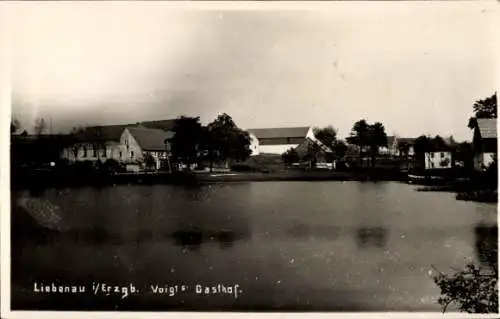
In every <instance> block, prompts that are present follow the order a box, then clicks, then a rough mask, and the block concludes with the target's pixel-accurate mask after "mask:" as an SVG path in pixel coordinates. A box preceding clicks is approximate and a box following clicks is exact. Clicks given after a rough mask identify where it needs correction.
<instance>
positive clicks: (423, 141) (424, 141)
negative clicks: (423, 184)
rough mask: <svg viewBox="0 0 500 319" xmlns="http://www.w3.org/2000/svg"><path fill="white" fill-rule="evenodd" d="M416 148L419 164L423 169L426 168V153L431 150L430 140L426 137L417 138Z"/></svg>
mask: <svg viewBox="0 0 500 319" xmlns="http://www.w3.org/2000/svg"><path fill="white" fill-rule="evenodd" d="M414 148H415V158H416V159H417V162H418V163H419V164H420V165H422V167H425V153H426V152H429V151H430V148H431V140H430V138H429V137H427V136H425V135H421V136H419V137H417V139H416V140H415V146H414Z"/></svg>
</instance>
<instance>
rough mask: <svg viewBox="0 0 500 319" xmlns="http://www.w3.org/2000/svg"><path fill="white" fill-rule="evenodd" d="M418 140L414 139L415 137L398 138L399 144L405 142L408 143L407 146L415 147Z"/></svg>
mask: <svg viewBox="0 0 500 319" xmlns="http://www.w3.org/2000/svg"><path fill="white" fill-rule="evenodd" d="M416 140H417V139H416V138H414V137H398V143H401V142H404V143H406V144H408V145H413V144H415V141H416Z"/></svg>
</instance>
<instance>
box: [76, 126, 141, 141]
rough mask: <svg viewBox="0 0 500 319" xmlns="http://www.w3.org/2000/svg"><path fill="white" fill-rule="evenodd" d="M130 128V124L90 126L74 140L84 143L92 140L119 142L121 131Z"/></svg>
mask: <svg viewBox="0 0 500 319" xmlns="http://www.w3.org/2000/svg"><path fill="white" fill-rule="evenodd" d="M130 126H132V124H124V125H106V126H90V127H87V128H85V129H84V130H83V131H82V132H79V133H77V134H76V139H77V140H79V141H85V142H87V141H94V140H104V141H119V140H120V136H121V135H122V132H123V130H124V129H125V128H127V127H130Z"/></svg>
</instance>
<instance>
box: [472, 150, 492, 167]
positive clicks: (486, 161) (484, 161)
mask: <svg viewBox="0 0 500 319" xmlns="http://www.w3.org/2000/svg"><path fill="white" fill-rule="evenodd" d="M496 156H497V154H496V153H492V152H489V153H479V154H477V155H475V156H474V169H476V170H482V169H483V168H486V167H488V166H489V165H490V164H491V163H493V162H494V161H495V157H496Z"/></svg>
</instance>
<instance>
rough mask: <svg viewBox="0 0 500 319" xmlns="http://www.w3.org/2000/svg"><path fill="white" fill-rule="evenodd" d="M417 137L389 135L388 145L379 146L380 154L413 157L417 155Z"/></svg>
mask: <svg viewBox="0 0 500 319" xmlns="http://www.w3.org/2000/svg"><path fill="white" fill-rule="evenodd" d="M415 140H416V139H415V138H407V137H398V136H395V135H391V136H387V146H381V147H380V148H379V154H381V155H388V156H390V157H401V156H406V157H409V158H411V157H413V156H415V149H414V144H415Z"/></svg>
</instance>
